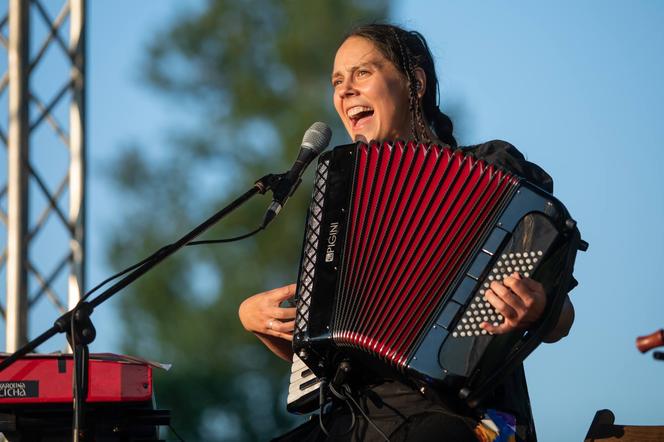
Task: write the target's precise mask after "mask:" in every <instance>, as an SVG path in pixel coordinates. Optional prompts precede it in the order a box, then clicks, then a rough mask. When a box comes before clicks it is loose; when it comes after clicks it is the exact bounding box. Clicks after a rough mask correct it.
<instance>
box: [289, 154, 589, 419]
mask: <svg viewBox="0 0 664 442" xmlns="http://www.w3.org/2000/svg"><path fill="white" fill-rule="evenodd" d="M580 242H581V240H580V238H579V234H578V230H577V229H576V226H575V223H574V222H573V220H572V219H571V218H570V217H569V214H568V213H567V210H566V209H565V207H564V206H563V205H562V204H561V203H560V202H559V201H558V200H556V199H555V198H554V197H553V196H551V195H550V194H548V193H547V192H545V191H543V190H541V189H539V188H538V187H536V186H534V185H532V184H530V183H528V182H526V181H525V180H523V179H522V178H520V177H518V176H516V175H514V174H512V173H509V172H508V171H505V170H503V169H500V168H498V167H495V166H494V165H492V164H487V163H486V162H484V161H482V160H478V159H476V158H475V157H473V156H472V155H467V154H464V153H463V152H462V151H460V150H452V149H450V148H448V147H441V146H437V145H423V144H415V143H407V144H405V143H401V142H397V143H395V144H389V143H382V144H380V143H371V144H369V145H367V144H363V143H358V144H353V145H348V146H341V147H337V148H335V149H333V150H332V151H330V152H327V153H325V154H323V155H322V156H321V158H320V159H319V162H318V169H317V173H316V177H315V183H314V191H313V195H312V200H311V205H310V208H309V213H308V218H307V224H306V229H305V238H304V246H303V250H302V258H301V264H300V271H299V277H298V287H297V295H296V304H297V315H296V325H295V332H294V337H293V349H294V352H295V355H296V357H295V359H298V358H299V359H301V361H303V362H304V364H306V367H304V365H302V367H301V368H300V369H294V374H293V377H294V378H296V379H295V383H296V384H297V378H298V377H299V376H301V373H303V372H304V373H310V372H311V373H312V374H313V375H315V376H316V377H317V378H321V379H327V380H330V381H331V380H332V379H333V378H334V377H335V376H338V374H337V371H338V369H339V366H340V364H341V363H346V364H348V363H350V364H351V367H352V372H355V373H362V375H361V376H356V377H355V378H354V379H355V382H365V381H367V378H368V377H370V376H371V375H372V374H375V375H376V376H380V377H385V376H388V377H393V378H396V379H400V380H404V381H406V382H408V383H409V384H411V385H413V386H414V387H416V388H421V387H425V388H429V387H431V388H435V389H443V390H446V391H449V392H451V393H452V394H454V395H456V396H458V397H460V398H462V399H465V400H467V401H468V403H469V404H471V405H472V399H473V398H474V399H475V400H477V399H479V398H480V397H481V394H482V393H483V392H484V393H485V392H486V391H489V390H490V389H491V385H492V384H494V383H495V382H496V381H497V380H498V379H499V378H500V376H501V375H502V374H504V373H506V372H507V371H509V369H510V368H511V367H513V366H514V365H515V364H518V363H521V362H522V361H523V359H524V358H525V357H526V356H527V354H528V353H530V352H531V351H532V350H533V349H534V348H535V346H536V345H538V344H539V342H541V335H542V333H544V331H545V329H546V328H547V327H550V326H551V323H552V322H555V319H557V316H558V315H559V312H560V308H561V305H562V302H563V301H564V297H565V295H566V292H567V288H568V286H569V282H570V278H571V267H572V265H573V261H574V257H575V255H576V250H577V249H578V248H581V247H580V246H579V245H578V244H579V243H580ZM513 272H519V273H521V274H522V275H523V276H529V277H531V278H533V279H535V280H537V281H539V282H541V283H542V284H543V285H544V287H545V289H546V290H547V296H548V299H547V311H546V312H545V318H544V320H542V321H541V323H540V324H539V326H538V327H536V328H535V329H534V330H530V331H528V332H527V333H523V332H511V333H507V334H505V335H499V336H493V335H490V334H487V332H486V331H484V330H483V329H482V328H480V324H481V323H482V322H485V321H486V322H490V323H494V324H498V323H500V322H501V321H502V320H503V318H502V317H501V316H500V315H499V314H498V313H497V312H496V311H495V310H494V309H493V308H492V306H491V305H490V304H489V303H488V301H487V300H486V298H485V297H484V292H485V290H486V289H487V288H488V287H489V285H490V283H491V281H493V280H501V279H502V278H504V277H506V276H508V275H510V274H512V273H513ZM301 361H297V363H299V364H302V362H301ZM352 372H351V375H352ZM351 378H352V376H351ZM292 382H293V379H292ZM304 384H305V385H304V386H303V385H296V386H295V387H294V386H293V384H292V385H291V390H294V389H298V388H299V389H300V390H302V391H305V390H306V392H307V393H309V395H310V396H313V395H315V394H317V392H313V390H315V387H316V385H317V384H316V380H315V378H312V379H311V380H308V381H307V382H305V383H304ZM291 393H293V391H291ZM295 393H297V392H295ZM295 396H296V398H295V399H293V400H292V401H291V400H290V399H289V402H290V403H289V410H290V411H293V412H304V411H308V406H306V405H302V404H303V403H304V402H307V401H304V400H303V399H301V398H297V394H296V395H295Z"/></svg>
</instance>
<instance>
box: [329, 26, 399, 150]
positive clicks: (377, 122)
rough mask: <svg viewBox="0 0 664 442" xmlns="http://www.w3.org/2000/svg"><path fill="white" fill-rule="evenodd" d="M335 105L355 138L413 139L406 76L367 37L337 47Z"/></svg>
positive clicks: (334, 73) (334, 80) (333, 82)
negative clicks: (411, 137) (411, 136)
mask: <svg viewBox="0 0 664 442" xmlns="http://www.w3.org/2000/svg"><path fill="white" fill-rule="evenodd" d="M332 87H333V88H334V107H335V109H336V110H337V113H338V114H339V117H340V118H341V121H342V122H343V123H344V126H345V127H346V130H347V131H348V134H349V135H350V137H351V138H352V139H353V141H364V142H368V141H371V140H378V141H384V140H394V139H407V138H410V132H411V126H410V112H409V110H408V86H407V84H406V79H405V77H404V76H403V75H402V74H401V72H399V71H398V70H397V68H396V67H395V66H394V64H392V62H391V61H389V60H388V59H387V58H385V56H384V55H383V54H382V53H381V52H380V51H379V50H378V49H377V48H376V46H374V44H373V43H372V42H371V41H369V40H367V39H365V38H363V37H355V36H354V37H349V38H348V39H346V41H344V42H343V44H342V45H341V46H340V47H339V49H338V50H337V55H336V57H335V58H334V69H333V71H332Z"/></svg>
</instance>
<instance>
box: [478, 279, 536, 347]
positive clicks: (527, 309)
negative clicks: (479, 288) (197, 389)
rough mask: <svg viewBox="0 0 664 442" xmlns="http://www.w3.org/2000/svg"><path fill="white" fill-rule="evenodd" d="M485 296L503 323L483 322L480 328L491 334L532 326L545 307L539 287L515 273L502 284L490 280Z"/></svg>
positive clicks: (533, 281) (532, 281) (534, 282)
mask: <svg viewBox="0 0 664 442" xmlns="http://www.w3.org/2000/svg"><path fill="white" fill-rule="evenodd" d="M485 296H486V298H487V300H488V301H489V303H491V305H492V306H493V307H494V308H495V309H496V311H497V312H498V313H499V314H501V315H502V316H503V318H504V322H503V323H502V324H498V325H493V324H490V323H488V322H483V323H482V324H481V325H480V326H481V327H482V328H483V329H484V330H486V331H487V332H489V333H492V334H502V333H507V332H510V331H512V330H517V329H525V328H529V327H531V326H532V325H533V324H535V322H537V320H538V319H539V318H540V316H542V313H543V312H544V307H545V306H546V294H545V292H544V287H543V286H542V284H540V283H539V282H537V281H535V280H532V279H530V278H525V277H522V276H521V275H520V274H518V273H512V274H511V275H510V276H508V277H506V278H504V279H503V280H502V281H493V282H492V283H491V286H490V288H489V289H487V290H486V292H485Z"/></svg>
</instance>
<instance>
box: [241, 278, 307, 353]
mask: <svg viewBox="0 0 664 442" xmlns="http://www.w3.org/2000/svg"><path fill="white" fill-rule="evenodd" d="M295 287H296V286H295V284H290V285H287V286H284V287H279V288H277V289H274V290H269V291H267V292H262V293H258V294H256V295H253V296H251V297H249V298H247V299H245V300H244V301H243V302H242V304H240V311H239V315H240V321H241V322H242V325H243V326H244V328H245V329H246V330H248V331H250V332H253V333H256V334H257V335H258V336H259V337H261V336H260V335H263V336H266V337H267V336H269V337H274V338H281V339H285V340H288V341H292V340H293V329H294V328H295V307H280V306H279V305H280V304H281V303H282V302H283V301H285V300H287V299H289V298H292V297H293V296H294V295H295Z"/></svg>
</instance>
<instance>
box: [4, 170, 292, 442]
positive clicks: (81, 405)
mask: <svg viewBox="0 0 664 442" xmlns="http://www.w3.org/2000/svg"><path fill="white" fill-rule="evenodd" d="M285 175H286V174H278V175H273V174H269V175H265V176H264V177H262V178H261V179H259V180H258V181H256V183H255V184H254V186H253V187H252V188H251V189H250V190H249V191H247V192H245V193H244V194H243V195H241V196H240V197H239V198H237V199H236V200H235V201H233V202H231V203H230V204H229V205H228V206H226V207H224V208H223V209H221V210H220V211H218V212H217V213H215V214H214V215H212V216H211V217H209V218H208V219H207V220H205V221H203V222H202V223H201V224H200V225H198V226H197V227H195V228H194V229H193V230H192V231H190V232H189V233H187V234H186V235H184V236H183V237H182V238H180V239H178V240H177V241H176V242H174V243H172V244H169V245H167V246H165V247H162V248H161V249H159V250H158V251H157V252H155V253H154V254H153V255H152V257H151V259H150V260H148V261H146V262H145V263H144V264H143V265H141V266H139V267H138V268H136V269H134V270H133V271H132V272H130V273H129V274H127V276H125V277H124V278H122V279H121V280H120V281H118V282H116V283H115V284H113V285H112V286H111V287H109V288H108V289H106V290H105V291H104V292H102V293H101V294H100V295H98V296H97V297H95V298H94V299H92V300H91V301H89V302H79V303H78V304H77V305H76V307H74V308H73V309H72V310H70V311H68V312H67V313H65V314H64V315H62V316H60V317H59V318H58V319H57V320H56V321H55V323H54V324H53V326H52V327H51V328H49V329H48V330H46V331H45V332H44V333H42V334H41V335H39V336H37V337H36V338H35V339H33V340H32V341H30V342H28V343H27V344H26V345H24V346H23V347H21V348H19V349H18V350H17V351H16V352H14V353H13V354H12V355H10V356H9V357H8V358H7V359H5V360H4V361H2V362H0V371H2V370H4V369H5V368H7V367H9V366H10V365H11V364H13V363H14V362H15V361H16V360H18V359H20V358H21V357H23V356H25V355H26V354H28V353H30V352H31V351H33V350H34V349H35V348H37V347H38V346H40V345H41V344H43V343H44V342H46V341H47V340H49V339H50V338H52V337H53V336H55V335H56V334H58V333H67V339H68V340H69V343H70V344H71V346H72V348H73V351H74V353H73V358H74V382H73V395H74V418H73V440H74V441H75V442H79V441H84V440H86V438H85V435H86V433H85V412H84V411H85V400H86V398H87V393H88V391H87V388H88V364H89V356H90V354H89V350H88V345H89V344H90V343H92V341H94V339H95V336H96V332H95V328H94V326H93V324H92V321H91V319H90V315H92V312H93V311H94V309H95V307H97V306H98V305H100V304H101V303H103V302H104V301H106V300H107V299H109V298H110V297H111V296H113V295H114V294H116V293H117V292H119V291H120V290H122V289H123V288H125V287H127V286H128V285H129V284H131V283H132V282H134V281H135V280H137V279H138V278H140V277H141V276H143V275H144V274H146V273H147V272H148V271H150V270H151V269H152V268H153V267H155V266H156V265H157V264H159V263H160V262H162V261H163V260H164V259H166V258H167V257H169V256H171V255H172V254H174V253H175V252H176V251H178V250H179V249H181V248H182V247H184V246H186V245H187V244H188V243H189V242H191V241H192V240H194V239H195V238H196V237H197V236H199V235H201V234H202V233H203V232H205V231H206V230H208V229H209V228H210V227H212V226H213V225H214V224H216V223H217V222H219V221H220V220H221V219H222V218H224V217H225V216H226V215H228V214H229V213H231V212H233V211H234V210H235V209H237V208H238V207H240V206H241V205H242V204H244V203H245V202H247V201H248V200H249V199H250V198H252V197H253V196H255V195H256V194H257V193H260V194H261V195H263V194H265V193H266V192H267V191H268V190H272V189H273V188H274V187H275V186H278V185H279V183H280V182H281V181H282V180H283V178H284V176H285ZM262 227H264V225H263V226H261V228H262Z"/></svg>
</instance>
